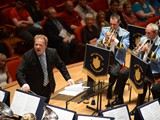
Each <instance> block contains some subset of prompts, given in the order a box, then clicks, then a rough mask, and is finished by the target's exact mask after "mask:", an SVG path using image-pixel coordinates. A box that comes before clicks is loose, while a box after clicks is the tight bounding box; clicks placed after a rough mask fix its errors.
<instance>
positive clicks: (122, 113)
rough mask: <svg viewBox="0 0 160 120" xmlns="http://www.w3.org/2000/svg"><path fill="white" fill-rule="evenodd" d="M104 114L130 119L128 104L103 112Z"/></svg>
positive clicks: (119, 118) (117, 119)
mask: <svg viewBox="0 0 160 120" xmlns="http://www.w3.org/2000/svg"><path fill="white" fill-rule="evenodd" d="M103 116H105V117H114V118H115V120H130V117H129V113H128V110H127V108H126V106H124V107H119V108H115V109H111V110H108V111H106V112H103Z"/></svg>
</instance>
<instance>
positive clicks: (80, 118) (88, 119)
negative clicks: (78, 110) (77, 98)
mask: <svg viewBox="0 0 160 120" xmlns="http://www.w3.org/2000/svg"><path fill="white" fill-rule="evenodd" d="M75 120H114V118H113V117H104V116H93V115H82V114H77V115H76V119H75Z"/></svg>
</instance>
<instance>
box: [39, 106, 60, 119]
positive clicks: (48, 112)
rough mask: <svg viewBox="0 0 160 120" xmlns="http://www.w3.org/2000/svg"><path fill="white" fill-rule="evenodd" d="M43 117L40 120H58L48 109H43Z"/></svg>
mask: <svg viewBox="0 0 160 120" xmlns="http://www.w3.org/2000/svg"><path fill="white" fill-rule="evenodd" d="M44 111H45V115H44V117H43V119H42V120H58V119H59V118H58V115H57V114H56V113H55V112H54V111H53V110H52V109H51V108H49V107H47V106H46V107H44Z"/></svg>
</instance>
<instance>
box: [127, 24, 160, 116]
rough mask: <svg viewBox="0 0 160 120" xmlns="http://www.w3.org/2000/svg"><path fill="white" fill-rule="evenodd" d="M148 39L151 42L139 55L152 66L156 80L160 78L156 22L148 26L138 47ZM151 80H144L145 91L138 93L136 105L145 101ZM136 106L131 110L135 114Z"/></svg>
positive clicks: (159, 47)
mask: <svg viewBox="0 0 160 120" xmlns="http://www.w3.org/2000/svg"><path fill="white" fill-rule="evenodd" d="M146 39H148V40H150V42H149V43H148V44H145V45H144V46H143V47H142V48H141V51H140V53H139V57H140V58H141V59H142V60H144V61H147V63H148V65H149V66H150V68H151V71H152V74H153V76H154V80H156V79H158V78H160V68H159V66H158V64H159V60H158V59H159V52H160V46H159V40H160V38H159V36H158V26H157V25H156V24H153V23H150V24H148V25H147V26H146V36H142V37H141V38H140V42H139V43H138V45H137V49H138V48H139V46H140V45H141V44H142V43H143V42H144V41H145V40H146ZM152 41H153V43H152ZM151 53H152V54H154V55H153V56H155V58H153V57H151V56H150V54H151ZM147 57H148V58H149V59H148V58H147ZM150 57H151V58H150ZM154 80H151V81H154ZM151 81H149V80H148V79H145V80H144V82H143V93H142V94H138V98H137V103H136V107H138V106H140V105H142V104H143V103H144V99H145V96H146V92H147V86H149V85H150V84H151ZM155 88H156V85H155ZM153 96H154V97H153V98H155V94H154V93H153ZM136 107H135V108H134V109H133V110H132V111H131V112H130V114H131V115H134V114H135V112H136Z"/></svg>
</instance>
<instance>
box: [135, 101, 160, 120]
mask: <svg viewBox="0 0 160 120" xmlns="http://www.w3.org/2000/svg"><path fill="white" fill-rule="evenodd" d="M159 108H160V104H159V101H158V99H155V100H153V101H151V102H148V103H145V104H143V105H141V106H138V107H137V110H138V115H139V116H140V118H141V119H142V120H159V119H160V114H159V113H160V109H159Z"/></svg>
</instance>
